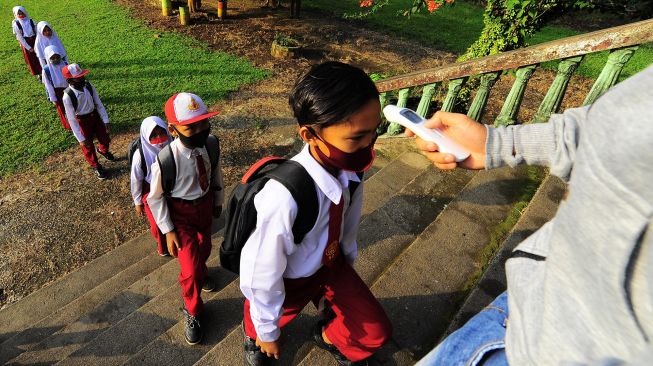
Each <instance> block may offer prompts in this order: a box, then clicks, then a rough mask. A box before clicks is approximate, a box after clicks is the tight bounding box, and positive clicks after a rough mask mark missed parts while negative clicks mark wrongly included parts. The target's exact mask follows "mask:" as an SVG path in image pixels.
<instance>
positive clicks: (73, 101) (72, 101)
mask: <svg viewBox="0 0 653 366" xmlns="http://www.w3.org/2000/svg"><path fill="white" fill-rule="evenodd" d="M63 92H64V94H66V95H67V96H68V98H70V104H72V105H73V109H74V110H75V113H77V96H76V95H75V92H74V91H73V90H72V89H71V87H67V88H66V90H64V91H63Z"/></svg>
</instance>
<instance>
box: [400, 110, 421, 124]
mask: <svg viewBox="0 0 653 366" xmlns="http://www.w3.org/2000/svg"><path fill="white" fill-rule="evenodd" d="M399 113H400V114H401V115H402V116H404V117H406V118H408V120H409V121H411V122H413V123H421V122H422V121H423V120H424V118H422V117H420V115H419V114H417V113H415V112H413V111H411V110H410V109H404V110H403V111H401V112H399Z"/></svg>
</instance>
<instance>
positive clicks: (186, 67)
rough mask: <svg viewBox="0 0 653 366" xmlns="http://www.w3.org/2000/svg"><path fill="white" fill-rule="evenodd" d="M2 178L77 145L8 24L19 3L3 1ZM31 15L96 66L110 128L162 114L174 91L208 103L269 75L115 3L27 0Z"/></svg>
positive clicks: (85, 63)
mask: <svg viewBox="0 0 653 366" xmlns="http://www.w3.org/2000/svg"><path fill="white" fill-rule="evenodd" d="M0 3H1V4H2V6H1V7H0V8H1V9H2V14H1V15H0V24H4V25H5V27H4V29H5V31H4V32H3V34H4V36H3V37H2V38H0V55H1V56H2V59H3V62H2V63H0V94H1V95H2V98H0V136H1V137H0V177H2V176H5V175H7V174H9V173H12V172H15V171H17V170H19V169H23V168H26V167H29V166H36V165H37V164H38V163H40V162H42V161H43V159H44V158H45V157H46V156H48V155H49V154H51V153H52V152H54V151H57V150H62V149H65V148H68V147H70V146H73V145H76V143H77V142H76V140H75V139H74V137H73V136H72V134H70V133H68V132H66V131H64V130H63V129H62V128H61V124H60V123H59V120H58V118H57V115H56V111H55V110H54V108H53V106H52V104H51V103H50V102H49V101H48V100H47V97H46V94H45V89H44V87H43V85H41V84H40V83H39V82H38V81H37V80H36V79H35V78H34V77H32V76H31V75H30V74H29V72H28V70H27V66H26V65H25V63H24V60H23V56H22V54H21V52H20V48H19V45H18V42H17V41H16V39H15V38H14V36H13V34H12V33H11V29H10V22H11V20H12V19H13V15H12V12H11V8H12V7H13V5H15V2H10V1H9V0H0ZM21 4H22V5H23V6H24V7H25V8H26V9H27V11H28V12H29V14H30V16H31V17H32V19H34V20H35V22H36V21H40V20H46V21H48V22H50V24H52V26H53V27H54V29H55V30H56V31H57V33H58V34H59V37H60V38H61V39H62V41H63V43H64V45H65V46H66V49H67V51H68V58H69V60H70V61H71V62H77V63H79V64H81V66H82V67H84V68H90V69H91V73H90V74H89V75H88V79H89V80H90V81H91V82H92V83H93V84H94V85H95V87H96V88H97V90H98V94H99V95H100V97H101V99H102V101H103V103H104V105H105V107H106V109H107V112H108V113H109V118H110V120H111V123H112V126H113V127H112V132H114V131H116V130H125V129H133V130H136V126H137V125H139V124H140V122H141V121H142V120H143V118H145V117H147V116H150V115H159V116H163V105H164V103H165V101H166V100H167V99H168V97H170V96H171V95H172V94H174V93H176V92H180V91H189V92H193V93H196V94H198V95H200V96H201V97H202V98H203V99H204V101H205V102H206V103H207V104H209V105H210V104H212V103H214V102H216V101H217V100H219V99H221V98H224V97H225V96H226V95H227V93H229V92H230V91H233V90H236V89H238V87H239V86H241V85H242V84H245V83H251V82H254V81H256V80H259V79H261V78H264V77H265V76H266V73H265V71H263V70H259V69H256V68H254V67H253V66H252V65H251V64H249V63H248V62H247V61H246V60H244V59H239V58H236V57H233V56H230V55H228V54H225V53H220V52H211V51H210V50H208V49H207V47H205V46H204V45H203V44H201V43H200V42H197V41H194V40H193V39H191V38H190V37H187V36H184V35H180V34H176V33H157V32H155V31H153V30H150V29H148V28H147V27H146V26H145V25H144V24H142V23H141V22H139V21H137V20H134V19H132V18H130V17H129V14H128V12H127V11H126V10H124V9H122V8H120V7H118V6H116V5H114V4H113V3H111V2H110V1H109V0H84V1H79V0H60V1H44V0H23V1H22V2H21Z"/></svg>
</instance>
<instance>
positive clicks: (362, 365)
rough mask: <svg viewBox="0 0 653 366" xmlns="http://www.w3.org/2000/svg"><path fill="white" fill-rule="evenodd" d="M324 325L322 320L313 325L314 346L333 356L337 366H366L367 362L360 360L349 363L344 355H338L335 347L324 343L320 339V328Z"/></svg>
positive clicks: (338, 352)
mask: <svg viewBox="0 0 653 366" xmlns="http://www.w3.org/2000/svg"><path fill="white" fill-rule="evenodd" d="M325 325H326V322H325V321H324V320H320V321H319V322H317V324H316V325H315V328H313V340H314V341H315V344H316V345H317V346H318V347H320V348H322V349H324V350H327V351H329V353H331V355H333V358H335V359H336V361H337V362H338V365H342V366H367V360H361V361H357V362H354V361H349V360H348V359H347V357H345V355H343V354H342V353H340V351H338V349H337V348H336V346H334V345H332V344H328V343H326V342H325V341H324V338H322V328H323V327H324V326H325Z"/></svg>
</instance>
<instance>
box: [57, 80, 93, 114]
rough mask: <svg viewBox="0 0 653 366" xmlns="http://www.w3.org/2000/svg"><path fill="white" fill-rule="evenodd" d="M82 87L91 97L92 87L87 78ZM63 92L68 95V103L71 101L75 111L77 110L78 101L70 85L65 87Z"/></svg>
mask: <svg viewBox="0 0 653 366" xmlns="http://www.w3.org/2000/svg"><path fill="white" fill-rule="evenodd" d="M84 88H86V89H87V90H88V92H89V93H90V94H91V98H93V88H91V83H90V82H89V81H88V80H86V84H84ZM63 92H64V93H65V94H66V95H67V96H68V98H70V103H72V105H73V108H74V109H75V112H77V104H78V101H77V96H76V95H75V93H74V92H73V91H72V89H71V88H70V87H67V88H66V90H64V91H63ZM93 104H95V101H93Z"/></svg>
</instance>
